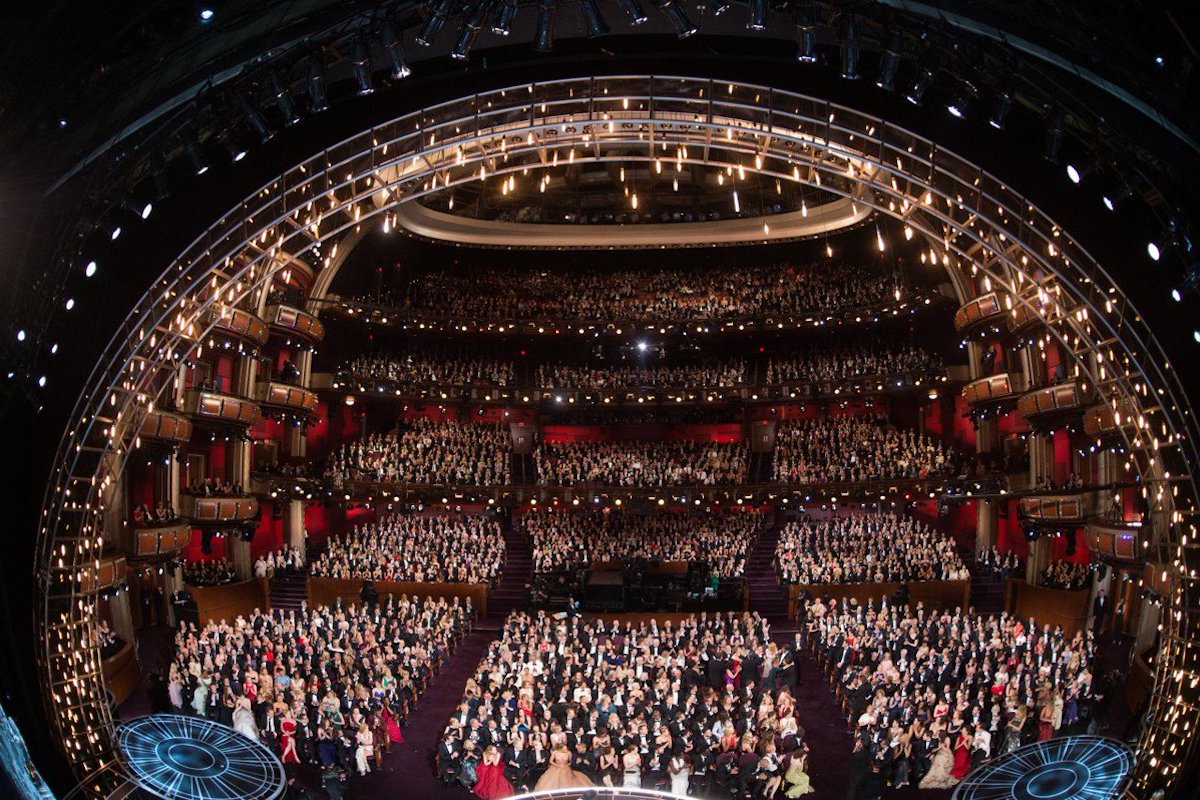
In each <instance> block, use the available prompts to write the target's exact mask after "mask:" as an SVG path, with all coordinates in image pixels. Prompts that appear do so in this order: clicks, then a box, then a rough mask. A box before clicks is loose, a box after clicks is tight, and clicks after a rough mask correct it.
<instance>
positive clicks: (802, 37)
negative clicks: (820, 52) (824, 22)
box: [793, 3, 817, 64]
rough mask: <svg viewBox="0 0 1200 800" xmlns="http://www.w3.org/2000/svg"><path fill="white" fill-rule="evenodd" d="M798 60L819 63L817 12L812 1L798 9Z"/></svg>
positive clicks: (795, 19) (794, 22)
mask: <svg viewBox="0 0 1200 800" xmlns="http://www.w3.org/2000/svg"><path fill="white" fill-rule="evenodd" d="M793 24H794V25H795V26H796V60H797V61H799V62H800V63H801V64H815V63H817V14H816V11H815V10H814V9H813V7H812V4H811V3H804V4H803V5H801V6H800V7H799V8H797V9H796V14H795V16H794V17H793Z"/></svg>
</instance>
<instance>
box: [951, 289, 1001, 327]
mask: <svg viewBox="0 0 1200 800" xmlns="http://www.w3.org/2000/svg"><path fill="white" fill-rule="evenodd" d="M1004 322H1005V308H1004V304H1003V303H1002V302H1001V301H1000V295H999V294H997V293H996V292H988V293H987V294H981V295H980V296H979V297H976V298H974V299H972V300H968V301H967V302H965V303H963V304H962V305H961V306H960V307H959V309H958V310H957V311H955V312H954V328H955V330H957V331H958V332H959V333H966V332H967V331H970V330H975V329H977V328H980V327H982V326H985V325H988V324H996V325H1002V324H1004Z"/></svg>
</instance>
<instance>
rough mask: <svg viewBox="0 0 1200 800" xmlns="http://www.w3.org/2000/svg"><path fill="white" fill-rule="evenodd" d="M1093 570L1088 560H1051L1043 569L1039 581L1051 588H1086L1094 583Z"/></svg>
mask: <svg viewBox="0 0 1200 800" xmlns="http://www.w3.org/2000/svg"><path fill="white" fill-rule="evenodd" d="M1093 571H1094V568H1093V566H1092V565H1091V564H1089V563H1087V562H1079V561H1051V562H1050V563H1049V564H1047V565H1046V568H1045V569H1044V570H1042V577H1041V580H1040V581H1039V583H1041V585H1042V586H1048V587H1050V588H1051V589H1086V588H1087V587H1088V586H1090V585H1091V583H1092V573H1093Z"/></svg>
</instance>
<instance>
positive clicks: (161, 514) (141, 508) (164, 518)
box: [132, 502, 179, 526]
mask: <svg viewBox="0 0 1200 800" xmlns="http://www.w3.org/2000/svg"><path fill="white" fill-rule="evenodd" d="M132 516H133V524H134V525H135V526H138V525H161V524H163V523H167V522H174V521H175V520H177V519H178V518H179V515H178V514H176V513H175V507H174V506H172V505H171V504H170V503H164V502H159V503H158V505H154V506H152V505H150V504H149V503H138V504H137V505H135V506H134V507H133V515H132Z"/></svg>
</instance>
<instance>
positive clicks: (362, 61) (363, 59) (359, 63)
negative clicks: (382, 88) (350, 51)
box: [354, 34, 375, 95]
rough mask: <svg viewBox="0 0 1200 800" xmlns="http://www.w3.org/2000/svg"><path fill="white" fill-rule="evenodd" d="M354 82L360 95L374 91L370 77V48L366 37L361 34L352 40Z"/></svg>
mask: <svg viewBox="0 0 1200 800" xmlns="http://www.w3.org/2000/svg"><path fill="white" fill-rule="evenodd" d="M354 80H355V81H356V82H357V83H358V93H359V94H360V95H368V94H370V93H371V92H373V91H375V85H374V82H373V80H372V76H371V48H370V47H369V46H368V45H367V37H365V36H363V35H362V34H359V35H358V36H357V37H356V38H355V40H354Z"/></svg>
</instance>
